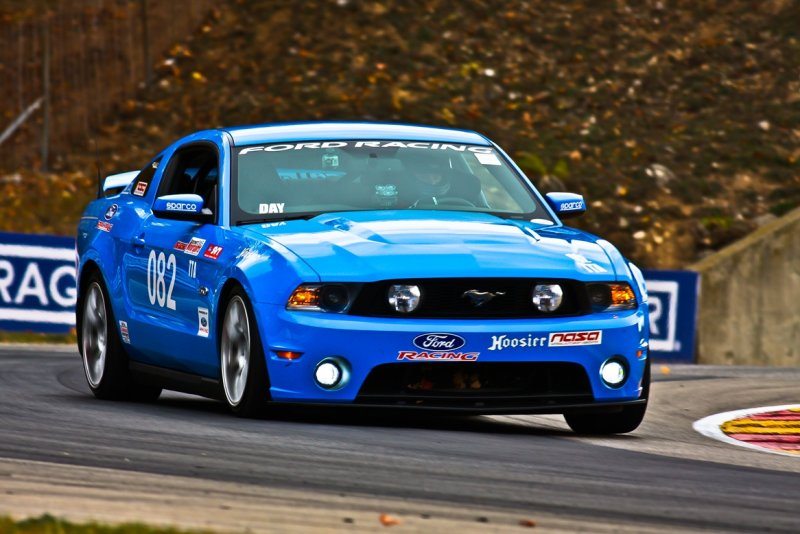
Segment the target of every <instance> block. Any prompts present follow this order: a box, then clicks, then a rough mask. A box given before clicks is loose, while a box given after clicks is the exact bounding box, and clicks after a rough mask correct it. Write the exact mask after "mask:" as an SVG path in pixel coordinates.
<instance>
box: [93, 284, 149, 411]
mask: <svg viewBox="0 0 800 534" xmlns="http://www.w3.org/2000/svg"><path fill="white" fill-rule="evenodd" d="M110 302H111V301H110V300H109V298H108V292H107V291H106V288H105V286H104V284H103V280H102V278H101V276H100V274H99V273H96V272H95V273H92V274H91V275H90V276H89V278H88V280H87V281H86V291H84V292H83V295H82V296H81V299H80V303H79V308H78V310H79V311H78V318H79V320H80V330H79V337H78V348H79V350H80V354H81V360H82V361H83V371H84V375H85V376H86V382H87V383H88V385H89V389H91V391H92V394H94V396H95V397H97V398H98V399H104V400H128V401H138V402H152V401H155V400H156V399H158V397H159V395H161V388H160V387H157V386H149V385H144V384H138V383H136V382H135V381H134V380H133V379H132V378H131V376H130V371H129V370H128V356H127V354H125V349H124V348H123V346H122V340H121V339H120V336H119V333H118V331H117V323H116V321H115V320H114V312H113V310H112V309H111V305H110Z"/></svg>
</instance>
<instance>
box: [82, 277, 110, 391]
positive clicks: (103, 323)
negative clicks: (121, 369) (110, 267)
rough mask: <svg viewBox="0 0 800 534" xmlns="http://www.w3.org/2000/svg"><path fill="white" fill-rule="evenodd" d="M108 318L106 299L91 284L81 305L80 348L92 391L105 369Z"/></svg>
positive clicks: (95, 285) (96, 286)
mask: <svg viewBox="0 0 800 534" xmlns="http://www.w3.org/2000/svg"><path fill="white" fill-rule="evenodd" d="M107 342H108V318H107V316H106V299H105V298H104V297H103V290H102V289H100V284H98V283H97V282H92V284H91V285H90V286H89V289H88V290H87V291H86V299H85V300H84V304H83V324H82V326H81V348H82V349H83V350H82V352H83V368H84V370H85V371H86V379H87V380H88V381H89V385H90V386H91V387H92V389H97V388H98V387H99V386H100V381H101V380H102V379H103V372H104V371H105V369H106V351H107V348H108V343H107Z"/></svg>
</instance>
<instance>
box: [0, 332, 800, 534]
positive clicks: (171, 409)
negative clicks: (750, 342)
mask: <svg viewBox="0 0 800 534" xmlns="http://www.w3.org/2000/svg"><path fill="white" fill-rule="evenodd" d="M667 371H669V374H667ZM654 375H655V383H654V386H653V398H652V400H651V408H650V410H649V411H648V416H647V418H646V419H645V422H644V424H643V425H642V427H640V429H639V430H637V431H636V432H634V433H633V434H631V435H627V436H618V437H607V438H590V437H581V436H576V435H574V434H572V433H571V432H570V431H569V430H568V429H567V427H566V426H565V425H564V423H563V421H562V420H561V419H560V418H559V417H557V416H536V417H534V416H506V417H462V416H459V417H452V416H447V417H442V416H436V415H426V414H419V413H414V414H398V413H395V412H385V411H383V412H381V411H378V412H365V411H363V410H358V411H354V410H341V409H331V410H323V411H320V410H318V409H314V410H305V409H291V410H281V409H279V410H276V413H274V414H273V415H272V416H271V417H270V418H268V419H264V420H242V419H237V418H235V417H233V416H231V415H229V414H228V413H226V411H225V410H224V409H223V407H222V406H221V405H220V404H218V403H216V402H214V401H209V400H205V399H202V398H198V397H191V396H188V395H179V394H172V393H167V394H165V395H163V396H162V398H161V399H160V400H159V401H158V402H156V403H154V404H134V403H118V402H104V401H99V400H96V399H94V398H93V397H92V396H91V394H90V393H89V390H88V387H87V386H86V383H85V379H84V376H83V371H82V367H81V363H80V360H79V357H78V356H77V354H76V353H74V352H65V351H63V350H62V351H54V350H52V349H22V348H15V347H6V348H0V460H2V459H14V461H16V460H34V461H39V462H48V463H52V464H67V465H72V466H87V467H100V468H110V469H115V470H121V471H125V472H138V473H147V474H158V475H176V476H181V477H190V478H191V479H192V480H196V481H202V482H204V483H207V482H215V483H220V484H221V483H226V482H237V483H245V484H250V485H255V486H258V487H261V488H264V489H265V491H266V489H267V488H269V489H270V490H273V491H274V490H275V489H279V490H280V489H285V490H286V491H287V492H294V491H298V490H299V491H301V492H306V493H309V494H331V495H336V496H338V497H344V498H353V499H356V498H358V497H360V496H369V497H370V498H373V499H376V498H377V499H386V500H387V501H392V500H394V501H397V500H402V501H404V502H420V503H425V504H426V505H428V506H430V505H434V506H435V507H436V508H437V509H438V508H440V509H442V510H447V509H459V510H462V511H463V510H469V509H470V508H474V509H476V510H477V509H481V510H492V511H494V512H497V513H500V514H504V513H507V514H509V517H536V516H537V514H547V515H549V516H556V517H560V518H565V519H567V520H575V521H577V522H578V523H580V524H581V525H587V524H588V525H591V524H596V525H620V526H623V525H627V526H628V527H629V528H630V527H633V529H634V530H636V528H638V527H640V528H642V529H651V528H652V529H656V530H660V529H663V530H667V531H675V530H713V531H753V532H755V531H759V532H764V531H774V532H798V531H800V459H795V458H787V457H781V456H777V455H770V454H764V453H759V452H757V451H750V450H746V449H740V448H737V447H735V446H732V445H728V444H725V443H720V442H716V441H713V440H710V439H708V438H705V437H703V436H701V435H699V434H697V433H696V432H694V431H693V430H692V428H691V425H692V422H693V421H694V420H696V419H699V418H701V417H704V416H706V415H709V414H711V413H716V412H721V411H726V410H732V409H737V408H746V407H750V406H764V405H778V404H787V403H792V402H797V401H798V400H800V399H798V397H800V386H798V384H799V383H800V381H799V379H800V369H783V370H774V369H773V370H765V369H761V370H759V369H753V368H750V369H732V368H721V367H692V366H676V367H672V368H670V369H664V368H662V367H661V366H658V365H656V366H654ZM43 465H44V464H43ZM2 477H3V474H2V472H0V489H2V485H3V480H2ZM86 483H87V484H90V483H91V481H86ZM2 499H3V496H2V495H1V494H0V501H2ZM0 504H1V503H0ZM480 520H481V519H480V518H478V521H480ZM578 523H576V524H578ZM477 526H480V525H477ZM637 526H638V527H637Z"/></svg>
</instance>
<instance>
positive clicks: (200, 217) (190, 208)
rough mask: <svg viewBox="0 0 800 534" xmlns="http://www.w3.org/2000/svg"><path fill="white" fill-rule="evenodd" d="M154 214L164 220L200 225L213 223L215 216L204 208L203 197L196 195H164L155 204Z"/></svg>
mask: <svg viewBox="0 0 800 534" xmlns="http://www.w3.org/2000/svg"><path fill="white" fill-rule="evenodd" d="M153 213H154V214H155V215H156V216H157V217H161V218H162V219H177V220H181V221H195V222H199V223H207V222H212V221H213V220H214V215H213V214H212V213H211V210H210V209H208V208H203V197H201V196H200V195H194V194H180V195H163V196H160V197H158V198H156V201H155V202H154V203H153Z"/></svg>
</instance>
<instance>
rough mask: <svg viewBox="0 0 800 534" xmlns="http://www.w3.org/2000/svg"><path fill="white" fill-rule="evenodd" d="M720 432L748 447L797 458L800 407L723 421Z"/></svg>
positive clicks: (798, 452)
mask: <svg viewBox="0 0 800 534" xmlns="http://www.w3.org/2000/svg"><path fill="white" fill-rule="evenodd" d="M720 430H722V432H724V433H725V435H727V436H728V437H729V438H732V439H735V440H738V441H742V442H744V443H748V444H750V445H756V446H758V447H763V448H765V449H770V450H774V451H781V452H785V453H789V454H795V455H797V456H800V408H788V409H785V410H778V411H772V412H763V413H754V414H748V415H745V416H743V417H740V418H738V419H731V420H730V421H725V422H724V423H722V424H721V425H720Z"/></svg>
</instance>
